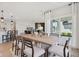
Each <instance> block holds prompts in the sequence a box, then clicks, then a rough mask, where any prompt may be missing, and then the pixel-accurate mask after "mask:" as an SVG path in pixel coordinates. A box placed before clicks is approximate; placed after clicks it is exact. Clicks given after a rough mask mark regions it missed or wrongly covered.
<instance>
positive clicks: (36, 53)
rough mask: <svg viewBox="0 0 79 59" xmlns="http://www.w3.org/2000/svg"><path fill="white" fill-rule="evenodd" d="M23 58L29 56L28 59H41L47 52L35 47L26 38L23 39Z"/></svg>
mask: <svg viewBox="0 0 79 59" xmlns="http://www.w3.org/2000/svg"><path fill="white" fill-rule="evenodd" d="M23 39H24V40H23V45H24V46H23V47H24V49H23V51H22V52H23V54H22V55H23V56H28V57H31V56H32V57H40V56H42V55H44V53H45V50H44V49H42V48H39V47H36V46H33V44H32V41H30V40H29V39H28V40H25V38H23Z"/></svg>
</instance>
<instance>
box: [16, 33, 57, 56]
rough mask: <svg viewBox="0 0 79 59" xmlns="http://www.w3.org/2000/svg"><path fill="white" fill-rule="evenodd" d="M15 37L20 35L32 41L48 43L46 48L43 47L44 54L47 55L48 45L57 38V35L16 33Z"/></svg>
mask: <svg viewBox="0 0 79 59" xmlns="http://www.w3.org/2000/svg"><path fill="white" fill-rule="evenodd" d="M17 37H21V38H23V37H24V38H25V39H24V40H30V41H33V42H37V43H42V44H46V45H48V46H47V47H46V48H45V51H46V53H45V56H46V57H47V56H48V49H49V47H50V46H51V45H52V44H53V43H54V41H55V40H56V39H58V37H56V36H48V35H34V34H21V35H18V36H17Z"/></svg>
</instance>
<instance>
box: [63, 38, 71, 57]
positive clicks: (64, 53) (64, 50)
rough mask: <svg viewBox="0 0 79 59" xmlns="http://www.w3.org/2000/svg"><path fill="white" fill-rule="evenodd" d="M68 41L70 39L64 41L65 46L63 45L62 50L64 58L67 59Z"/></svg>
mask: <svg viewBox="0 0 79 59" xmlns="http://www.w3.org/2000/svg"><path fill="white" fill-rule="evenodd" d="M69 41H70V37H69V38H68V40H66V42H65V45H64V49H63V55H64V57H69V51H67V50H66V49H69V46H68V44H69Z"/></svg>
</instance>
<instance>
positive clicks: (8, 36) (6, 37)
mask: <svg viewBox="0 0 79 59" xmlns="http://www.w3.org/2000/svg"><path fill="white" fill-rule="evenodd" d="M9 39H10V31H7V34H4V35H2V42H4V41H9Z"/></svg>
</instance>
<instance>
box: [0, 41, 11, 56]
mask: <svg viewBox="0 0 79 59" xmlns="http://www.w3.org/2000/svg"><path fill="white" fill-rule="evenodd" d="M11 45H12V44H11V42H7V43H2V44H0V57H12V56H11V53H10V48H11Z"/></svg>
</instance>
